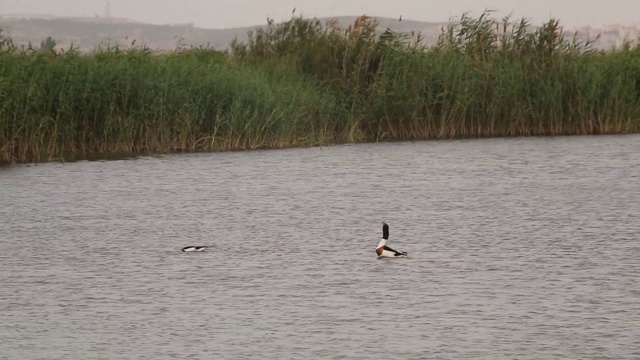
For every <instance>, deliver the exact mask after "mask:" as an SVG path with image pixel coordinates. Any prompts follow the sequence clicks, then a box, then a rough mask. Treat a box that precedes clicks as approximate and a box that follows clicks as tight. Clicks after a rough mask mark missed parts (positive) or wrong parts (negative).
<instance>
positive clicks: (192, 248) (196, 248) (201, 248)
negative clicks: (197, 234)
mask: <svg viewBox="0 0 640 360" xmlns="http://www.w3.org/2000/svg"><path fill="white" fill-rule="evenodd" d="M207 248H208V246H185V247H183V248H182V250H180V251H182V252H193V251H205V250H207Z"/></svg>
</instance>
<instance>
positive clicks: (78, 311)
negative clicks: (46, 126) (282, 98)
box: [0, 135, 640, 359]
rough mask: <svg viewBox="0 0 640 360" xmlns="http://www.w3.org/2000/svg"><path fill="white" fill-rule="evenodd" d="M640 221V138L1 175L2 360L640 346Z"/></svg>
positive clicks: (217, 157)
mask: <svg viewBox="0 0 640 360" xmlns="http://www.w3.org/2000/svg"><path fill="white" fill-rule="evenodd" d="M638 214H640V136H635V135H631V136H600V137H557V138H519V139H490V140H473V141H432V142H406V143H386V144H364V145H353V146H348V145H345V146H333V147H323V148H311V149H291V150H275V151H253V152H237V153H233V152H229V153H217V154H190V155H171V156H159V157H145V158H139V159H135V160H121V161H95V162H89V161H81V162H75V163H66V164H56V163H51V164H42V165H38V166H30V167H26V166H15V167H10V168H3V169H0V284H1V286H0V358H2V359H174V358H175V359H247V358H254V359H289V358H293V359H300V358H311V359H391V358H396V359H503V358H504V359H516V358H517V359H541V358H544V359H604V358H609V359H637V358H640V343H639V340H638V339H640V326H639V325H638V324H640V280H639V279H640V242H639V235H638V234H639V233H640V231H639V230H640V225H639V224H640V218H639V216H638ZM382 221H386V222H387V223H389V225H390V230H391V236H390V241H389V245H390V246H391V247H393V248H396V249H398V250H403V251H407V252H408V253H409V255H410V257H409V258H406V259H394V260H377V259H376V256H375V252H374V250H375V249H374V248H375V246H376V244H377V243H378V241H379V238H380V236H381V222H382ZM201 244H207V245H213V246H214V247H215V250H214V251H212V252H206V253H187V254H185V253H181V252H180V251H179V249H180V248H181V247H183V246H185V245H201Z"/></svg>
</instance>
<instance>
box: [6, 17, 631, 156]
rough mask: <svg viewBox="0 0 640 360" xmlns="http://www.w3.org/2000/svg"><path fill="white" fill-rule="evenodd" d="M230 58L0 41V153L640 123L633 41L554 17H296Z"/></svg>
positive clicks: (600, 129) (99, 151)
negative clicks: (410, 26) (434, 36)
mask: <svg viewBox="0 0 640 360" xmlns="http://www.w3.org/2000/svg"><path fill="white" fill-rule="evenodd" d="M230 48H231V50H230V51H229V52H224V53H223V52H219V51H215V50H212V49H207V48H190V49H177V50H176V51H173V52H169V53H159V52H153V51H151V50H149V49H147V48H145V47H137V48H128V49H122V48H119V47H101V48H98V49H96V50H95V51H94V52H92V53H91V54H80V53H78V52H77V51H74V50H73V49H69V50H66V51H56V50H55V49H53V48H40V49H37V50H34V49H24V48H22V49H18V48H17V47H15V46H13V44H11V42H10V40H9V39H6V38H1V37H0V162H39V161H49V160H53V159H77V158H83V157H87V156H92V155H108V154H114V153H117V154H151V153H166V152H175V151H219V150H239V149H256V148H282V147H290V146H312V145H318V144H330V143H340V142H358V141H382V140H405V139H450V138H469V137H488V136H520V135H560V134H562V135H570V134H611V133H630V132H638V131H639V130H640V48H638V47H630V46H625V47H623V48H621V49H617V50H615V51H607V52H603V51H595V50H593V49H591V47H590V44H589V43H582V44H581V43H578V42H576V41H575V40H574V39H572V38H568V36H566V34H564V33H563V31H562V29H561V27H560V25H559V23H558V22H557V21H556V20H550V21H549V22H547V23H545V24H543V25H542V26H540V27H537V28H535V29H534V28H532V27H531V26H530V24H529V23H528V22H527V21H525V20H521V21H519V22H515V23H513V22H511V20H510V19H501V20H496V19H494V18H492V17H491V16H490V13H485V14H483V15H482V16H480V17H479V18H471V17H468V16H466V15H464V16H462V18H461V19H460V20H459V21H456V22H452V23H451V24H450V25H449V27H448V28H447V29H444V30H443V32H442V34H441V36H440V38H439V40H438V42H437V43H436V44H431V45H429V46H427V45H425V44H423V42H422V38H421V36H420V34H417V35H416V34H413V36H412V35H411V34H409V35H406V34H397V33H393V32H391V31H389V30H388V29H387V30H386V31H378V29H377V24H376V23H375V21H373V20H372V19H370V18H367V17H361V18H359V19H358V20H357V21H356V22H355V23H354V24H353V25H352V26H350V27H349V28H347V29H341V28H338V27H337V26H336V24H335V23H321V22H319V21H317V20H310V19H304V18H301V17H294V18H292V19H291V20H290V21H288V22H285V23H282V24H278V25H274V24H271V26H270V27H269V28H267V29H266V30H258V29H257V30H256V31H254V32H252V33H250V37H249V40H248V41H247V42H245V43H238V42H233V43H232V44H231V46H230Z"/></svg>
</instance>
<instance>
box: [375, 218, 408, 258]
mask: <svg viewBox="0 0 640 360" xmlns="http://www.w3.org/2000/svg"><path fill="white" fill-rule="evenodd" d="M387 240H389V225H387V223H382V239H381V240H380V242H379V243H378V247H376V254H378V258H398V257H405V256H407V252H406V251H396V250H393V249H392V248H390V247H388V246H387Z"/></svg>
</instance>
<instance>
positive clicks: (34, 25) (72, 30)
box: [0, 15, 640, 51]
mask: <svg viewBox="0 0 640 360" xmlns="http://www.w3.org/2000/svg"><path fill="white" fill-rule="evenodd" d="M356 18H357V16H340V17H335V18H333V19H336V20H337V21H338V24H339V25H340V26H342V27H347V26H348V25H350V24H353V22H354V21H355V20H356ZM375 18H376V20H377V21H378V22H379V24H380V25H379V29H380V30H381V31H382V30H384V29H386V28H387V27H388V28H390V29H391V30H394V31H400V32H411V31H414V32H415V33H418V32H421V33H422V35H423V36H424V37H425V42H426V43H433V42H435V41H436V40H437V38H438V35H439V34H440V29H441V28H442V27H443V26H446V25H447V23H445V22H442V23H435V22H422V21H412V20H407V19H402V21H399V19H391V18H384V17H375ZM329 19H331V18H320V20H322V21H323V22H324V21H327V20H329ZM262 26H266V25H256V26H251V27H239V28H232V29H205V28H198V27H195V26H193V24H173V25H152V24H145V23H139V22H135V21H131V20H127V19H117V18H109V19H106V18H99V17H96V18H62V17H46V16H39V17H35V16H34V17H27V16H26V15H21V16H20V17H17V16H0V28H1V29H3V32H4V34H5V35H6V36H9V37H10V38H11V39H12V40H13V41H14V43H16V44H18V45H21V44H24V45H26V44H28V43H29V42H31V43H32V44H33V45H34V46H39V44H40V42H41V41H42V40H44V39H45V38H47V37H48V36H51V37H52V38H53V39H54V40H55V41H56V43H57V46H56V47H58V48H60V47H63V48H68V47H69V45H70V44H71V43H72V42H73V44H74V45H75V46H76V47H79V48H80V50H82V51H89V50H92V49H94V48H95V47H96V46H98V45H99V44H100V43H104V42H105V41H109V42H110V43H112V44H113V43H119V44H121V45H130V44H131V43H132V41H133V40H136V43H137V44H140V43H141V42H143V43H145V44H146V45H147V46H149V47H150V48H152V49H158V50H171V49H175V48H176V47H177V46H178V44H179V41H180V43H181V44H183V45H195V46H207V45H208V46H211V47H214V48H216V49H220V50H222V49H225V48H227V47H228V45H229V43H230V42H231V41H232V40H233V39H234V37H236V36H237V37H238V39H239V40H245V39H246V38H247V32H248V31H249V30H252V29H255V28H256V27H262ZM578 30H579V31H580V33H581V34H584V35H589V36H592V37H593V36H595V35H597V34H598V33H602V38H601V40H600V41H599V42H598V43H597V46H598V47H600V48H611V47H612V46H618V45H620V44H621V42H622V40H623V39H624V38H625V37H627V38H631V39H633V40H636V39H637V38H638V36H639V35H640V26H636V25H625V26H623V25H619V26H615V25H614V26H607V27H599V28H588V27H584V28H581V29H578Z"/></svg>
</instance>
